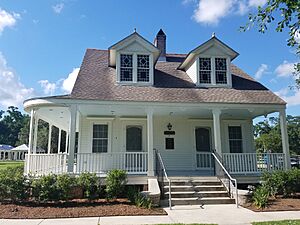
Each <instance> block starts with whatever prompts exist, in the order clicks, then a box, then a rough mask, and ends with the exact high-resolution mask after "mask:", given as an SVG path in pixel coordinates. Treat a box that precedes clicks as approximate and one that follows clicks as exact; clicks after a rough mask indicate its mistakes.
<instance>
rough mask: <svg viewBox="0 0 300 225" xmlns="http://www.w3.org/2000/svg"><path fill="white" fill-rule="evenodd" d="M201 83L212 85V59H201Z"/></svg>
mask: <svg viewBox="0 0 300 225" xmlns="http://www.w3.org/2000/svg"><path fill="white" fill-rule="evenodd" d="M199 82H200V83H201V84H210V83H211V61H210V58H199Z"/></svg>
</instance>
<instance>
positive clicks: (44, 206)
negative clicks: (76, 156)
mask: <svg viewBox="0 0 300 225" xmlns="http://www.w3.org/2000/svg"><path fill="white" fill-rule="evenodd" d="M166 214H167V213H166V212H165V211H164V210H163V209H162V208H152V209H145V208H139V207H136V206H135V205H132V204H131V203H130V202H128V200H127V199H117V200H114V201H110V202H107V201H106V200H104V199H100V200H95V201H92V202H91V201H88V200H73V201H70V202H58V203H57V202H50V203H34V202H25V203H16V204H15V203H0V219H48V218H69V217H99V216H101V217H102V216H135V215H166Z"/></svg>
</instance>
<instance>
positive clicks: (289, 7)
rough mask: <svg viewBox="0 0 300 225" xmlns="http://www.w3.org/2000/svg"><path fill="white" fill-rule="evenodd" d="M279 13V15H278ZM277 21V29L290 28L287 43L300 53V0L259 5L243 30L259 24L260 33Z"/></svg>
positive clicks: (299, 67) (299, 69)
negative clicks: (298, 38) (299, 39)
mask: <svg viewBox="0 0 300 225" xmlns="http://www.w3.org/2000/svg"><path fill="white" fill-rule="evenodd" d="M278 14H279V15H278ZM274 22H277V26H276V28H275V30H276V31H277V32H282V31H283V30H288V32H289V39H288V40H287V45H288V46H290V47H295V48H296V52H297V54H298V55H300V43H299V42H297V40H296V38H297V35H299V36H300V29H299V28H300V1H299V0H268V1H267V3H266V4H265V5H264V6H259V7H258V9H257V12H256V13H255V14H249V22H248V23H247V24H246V26H242V27H241V30H242V31H246V30H248V29H250V28H251V27H253V26H254V25H257V28H258V31H259V32H260V33H265V32H266V31H267V30H268V27H269V25H270V24H271V23H274ZM294 75H295V77H296V87H298V88H300V63H296V64H295V73H294Z"/></svg>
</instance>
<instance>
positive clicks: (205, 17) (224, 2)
mask: <svg viewBox="0 0 300 225" xmlns="http://www.w3.org/2000/svg"><path fill="white" fill-rule="evenodd" d="M186 2H189V1H188V0H184V1H183V4H184V3H186ZM266 2H267V0H198V4H197V8H196V9H195V10H194V15H193V19H194V20H195V21H196V22H198V23H201V24H206V25H217V24H218V23H219V22H220V20H221V19H222V18H225V17H227V16H229V15H245V14H246V13H248V12H249V11H250V10H251V9H253V8H257V7H258V6H262V5H264V4H265V3H266Z"/></svg>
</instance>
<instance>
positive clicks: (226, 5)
mask: <svg viewBox="0 0 300 225" xmlns="http://www.w3.org/2000/svg"><path fill="white" fill-rule="evenodd" d="M265 2H266V0H240V1H238V0H177V1H175V0H169V1H167V0H164V1H161V0H157V1H154V0H151V1H140V0H136V1H134V0H127V1H121V0H120V1H115V0H110V1H92V0H85V1H83V0H58V1H36V0H27V1H19V0H1V2H0V109H6V107H7V106H8V105H18V106H21V107H22V101H23V100H24V99H26V98H28V97H34V96H44V95H50V94H64V93H68V92H69V91H70V89H71V88H72V84H73V82H74V79H75V78H76V75H77V73H78V68H79V67H80V64H81V61H82V58H83V55H84V52H85V50H86V48H97V49H107V48H108V47H109V46H111V45H113V44H114V43H116V42H117V41H119V40H120V39H122V38H124V37H126V36H127V35H129V34H130V33H132V32H133V30H134V28H136V29H137V31H138V32H139V33H140V34H141V35H142V36H144V37H145V38H146V39H148V40H149V41H153V39H154V36H155V35H156V33H157V32H158V30H159V29H160V28H163V30H164V31H165V33H166V34H167V52H170V53H187V52H189V51H190V50H192V49H194V48H195V47H196V46H198V45H200V44H201V43H203V42H204V41H206V40H208V39H209V38H210V37H211V34H212V33H213V32H215V33H216V36H217V37H218V38H219V39H221V40H222V41H223V42H225V43H226V44H228V45H229V46H231V47H232V48H233V49H235V50H236V51H237V52H239V53H240V56H239V57H238V58H237V59H235V60H234V61H233V62H234V63H235V64H236V65H238V66H239V67H241V68H242V69H243V70H244V71H246V72H247V73H248V74H250V75H252V76H253V77H256V78H257V79H258V80H259V81H260V82H262V83H263V84H264V85H265V86H267V87H268V88H270V89H271V90H272V91H274V92H276V93H277V94H279V95H280V96H282V97H283V98H284V99H285V100H286V101H287V102H288V103H289V104H288V110H287V112H288V114H292V115H299V109H300V92H299V91H297V90H294V91H291V90H289V88H288V87H289V85H292V84H293V83H294V79H293V77H292V70H293V63H295V62H297V61H299V58H297V57H296V55H295V54H294V51H293V50H292V49H290V48H289V47H287V46H286V39H287V38H288V34H287V32H283V33H276V32H275V31H274V29H273V28H274V27H270V30H269V31H268V32H267V33H266V34H260V33H258V32H257V31H256V30H255V29H253V30H250V31H248V32H245V33H243V32H240V31H239V27H240V26H241V25H244V24H245V23H246V21H247V15H248V13H249V12H251V11H253V10H255V8H256V7H257V6H258V5H261V4H264V3H265ZM298 39H300V37H298ZM299 41H300V40H299Z"/></svg>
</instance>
